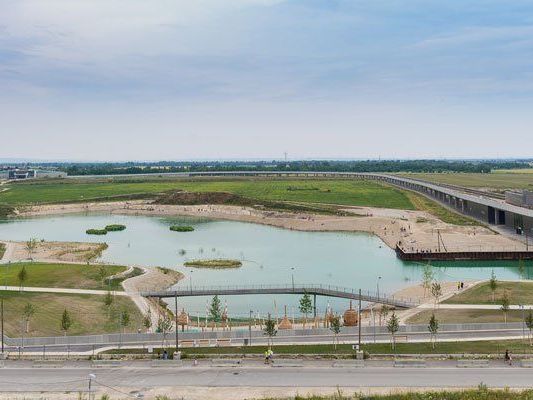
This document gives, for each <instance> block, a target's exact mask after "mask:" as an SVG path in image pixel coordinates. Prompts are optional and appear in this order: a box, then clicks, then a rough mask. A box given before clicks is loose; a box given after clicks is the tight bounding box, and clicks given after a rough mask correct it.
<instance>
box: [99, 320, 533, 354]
mask: <svg viewBox="0 0 533 400" xmlns="http://www.w3.org/2000/svg"><path fill="white" fill-rule="evenodd" d="M428 320H429V319H428ZM274 345H275V346H276V354H337V355H346V356H350V355H353V354H354V350H353V349H352V345H351V344H339V345H338V346H337V350H336V351H335V347H334V345H333V342H332V343H327V344H312V345H305V344H302V345H285V344H276V339H274ZM265 347H266V346H233V347H195V348H191V349H183V350H182V352H183V355H185V356H187V357H194V356H195V355H217V354H262V353H263V352H264V350H265ZM361 347H362V349H363V350H364V351H365V352H366V353H369V354H391V353H394V351H392V349H391V345H390V344H389V343H367V344H363V345H362V346H361ZM505 349H509V351H511V352H512V353H514V354H532V353H533V347H532V346H530V345H529V342H527V341H523V340H484V341H482V340H479V341H473V342H437V343H436V345H435V348H433V344H432V343H431V342H424V343H396V350H395V352H396V353H397V354H502V353H504V352H505ZM154 351H155V350H154ZM106 353H113V354H126V353H130V354H146V353H147V350H146V349H141V348H139V349H118V350H109V351H107V352H106Z"/></svg>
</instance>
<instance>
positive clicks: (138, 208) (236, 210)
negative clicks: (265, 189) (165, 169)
mask: <svg viewBox="0 0 533 400" xmlns="http://www.w3.org/2000/svg"><path fill="white" fill-rule="evenodd" d="M344 211H346V212H348V213H350V214H353V216H334V215H316V214H311V213H292V212H278V211H267V210H258V209H255V208H250V207H240V206H226V205H195V206H190V205H189V206H181V205H156V204H152V203H151V202H147V201H129V202H112V203H84V204H61V205H44V206H34V207H30V208H27V209H25V210H23V211H22V212H20V214H19V215H20V216H37V215H54V214H68V213H82V212H109V213H116V214H127V215H157V216H172V215H183V216H193V217H206V218H212V219H224V220H231V221H243V222H252V223H258V224H264V225H271V226H276V227H280V228H285V229H294V230H300V231H337V232H338V231H346V232H367V233H371V234H374V235H376V236H378V237H379V238H381V239H382V240H383V242H384V243H385V244H386V245H387V246H389V247H391V248H395V247H396V244H397V243H398V241H401V242H402V243H403V246H404V247H405V248H407V249H408V250H415V251H416V250H418V251H424V250H426V251H427V250H436V249H437V248H438V239H437V238H438V232H440V235H441V238H442V242H444V245H445V246H446V249H447V250H448V251H472V250H476V251H481V250H516V249H522V248H523V247H524V245H523V244H522V243H520V242H519V241H516V240H513V239H511V238H509V237H507V236H504V235H500V234H497V233H495V232H494V231H492V230H490V229H487V228H485V227H483V226H458V225H451V224H447V223H444V222H442V221H441V220H439V219H438V218H436V217H434V216H432V215H430V214H428V213H426V212H423V211H403V210H396V209H383V208H371V207H349V208H345V209H344Z"/></svg>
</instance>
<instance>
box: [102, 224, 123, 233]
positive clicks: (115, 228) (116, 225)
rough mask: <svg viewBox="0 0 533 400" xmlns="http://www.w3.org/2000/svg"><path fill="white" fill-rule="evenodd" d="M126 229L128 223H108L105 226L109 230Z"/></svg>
mask: <svg viewBox="0 0 533 400" xmlns="http://www.w3.org/2000/svg"><path fill="white" fill-rule="evenodd" d="M124 229H126V225H120V224H113V225H107V226H106V227H105V230H106V231H108V232H116V231H123V230H124Z"/></svg>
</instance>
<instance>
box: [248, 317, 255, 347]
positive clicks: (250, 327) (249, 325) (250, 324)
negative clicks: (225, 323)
mask: <svg viewBox="0 0 533 400" xmlns="http://www.w3.org/2000/svg"><path fill="white" fill-rule="evenodd" d="M253 314H254V312H253V311H252V310H250V321H249V324H248V333H249V341H248V344H249V345H250V346H251V345H252V318H253Z"/></svg>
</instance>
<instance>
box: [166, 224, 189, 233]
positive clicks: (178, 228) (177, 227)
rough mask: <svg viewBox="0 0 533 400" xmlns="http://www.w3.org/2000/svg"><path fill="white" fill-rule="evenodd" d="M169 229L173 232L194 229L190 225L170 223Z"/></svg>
mask: <svg viewBox="0 0 533 400" xmlns="http://www.w3.org/2000/svg"><path fill="white" fill-rule="evenodd" d="M170 230H171V231H174V232H192V231H194V228H193V227H192V226H185V225H172V226H171V227H170Z"/></svg>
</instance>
